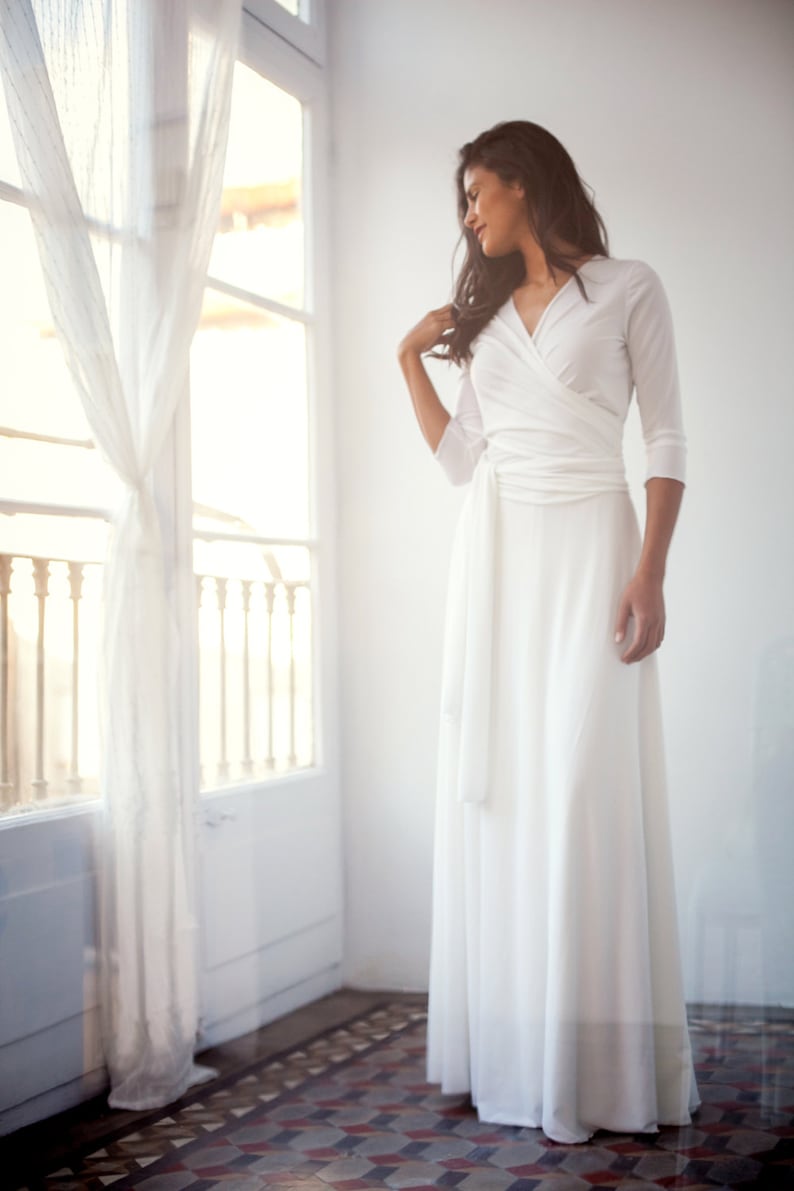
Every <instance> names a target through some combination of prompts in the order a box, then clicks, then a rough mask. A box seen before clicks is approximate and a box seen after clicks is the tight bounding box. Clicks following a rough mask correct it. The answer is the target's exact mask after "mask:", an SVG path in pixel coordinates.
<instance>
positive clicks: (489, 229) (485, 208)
mask: <svg viewBox="0 0 794 1191" xmlns="http://www.w3.org/2000/svg"><path fill="white" fill-rule="evenodd" d="M463 185H464V189H465V191H466V199H467V202H468V207H467V210H466V218H465V219H464V223H465V225H466V227H470V228H471V229H472V231H474V232H479V234H478V236H477V239H478V240H479V242H480V246H481V248H482V250H483V252H484V253H485V255H486V256H506V255H507V253H509V252H515V251H516V250H517V249H518V247H519V243H520V240H521V239H522V238H523V237H525V236H526V233H527V230H528V220H527V212H526V206H525V203H524V188H523V187H522V186H521V185H520V183H518V182H511V183H509V184H508V183H505V182H503V181H502V179H501V178H500V177H499V175H498V174H495V173H494V172H493V170H489V169H486V168H485V166H483V165H473V166H469V168H468V169H467V170H466V172H465V173H464V175H463Z"/></svg>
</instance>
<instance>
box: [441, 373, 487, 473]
mask: <svg viewBox="0 0 794 1191" xmlns="http://www.w3.org/2000/svg"><path fill="white" fill-rule="evenodd" d="M484 450H485V434H484V432H483V425H482V416H481V414H480V406H479V403H478V401H477V394H476V392H475V390H474V385H473V384H472V379H471V376H470V375H469V368H468V365H464V367H463V369H462V371H461V377H460V384H459V386H458V393H457V399H456V403H455V412H454V414H452V416H451V417H450V419H449V421H448V422H447V424H446V426H445V427H444V433H443V434H442V435H441V439H440V441H439V444H438V446H437V447H436V449H435V451H434V452H433V458H434V459H437V460H438V462H439V463H440V464H441V466H442V468H443V469H444V472H445V473H446V476H447V479H448V480H449V481H450V483H452V484H465V483H467V481H468V480H470V479H471V477H472V475H473V474H474V468H475V466H476V463H477V460H478V459H479V457H480V455H481V454H482V452H483V451H484Z"/></svg>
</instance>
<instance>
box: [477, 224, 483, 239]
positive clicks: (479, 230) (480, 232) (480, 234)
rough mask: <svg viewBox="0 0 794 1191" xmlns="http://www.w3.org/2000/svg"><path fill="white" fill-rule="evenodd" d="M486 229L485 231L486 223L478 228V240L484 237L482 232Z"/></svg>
mask: <svg viewBox="0 0 794 1191" xmlns="http://www.w3.org/2000/svg"><path fill="white" fill-rule="evenodd" d="M484 231H485V224H483V225H482V227H480V228H478V229H477V239H478V240H479V239H481V238H482V234H483V232H484Z"/></svg>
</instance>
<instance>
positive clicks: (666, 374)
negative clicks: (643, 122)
mask: <svg viewBox="0 0 794 1191" xmlns="http://www.w3.org/2000/svg"><path fill="white" fill-rule="evenodd" d="M456 184H457V193H458V207H459V215H460V220H461V224H462V226H463V235H464V236H465V240H466V245H467V249H468V253H467V257H466V260H465V262H464V265H463V268H462V270H461V273H460V276H459V278H458V282H457V287H456V294H455V302H454V303H452V304H451V305H448V306H444V307H442V308H441V309H439V310H433V311H430V313H428V314H427V315H426V316H425V317H424V318H423V319H422V320H421V321H420V322H419V323H418V324H417V325H416V326H415V327H414V328H413V329H412V330H411V331H409V333H408V334H407V335H406V336H405V338H404V339H403V340H402V342H401V343H400V346H399V350H398V356H399V360H400V364H401V367H402V370H403V373H404V376H405V379H406V382H407V384H408V387H409V390H410V392H411V396H412V399H413V403H414V408H415V412H416V416H417V419H418V421H419V425H420V428H421V430H422V432H423V434H424V436H425V438H426V439H427V442H428V443H429V445H430V447H431V449H432V450H433V453H434V456H435V458H436V459H437V460H438V462H439V463H440V465H441V466H442V468H443V469H444V471H445V473H446V475H447V476H448V477H449V479H450V481H451V482H452V483H453V484H462V483H466V482H469V481H470V485H469V488H468V490H467V494H466V499H465V500H464V503H463V507H462V509H461V513H460V517H459V520H458V524H457V528H456V531H455V536H454V540H453V544H452V554H451V562H450V573H449V587H448V596H447V608H446V622H445V635H444V656H443V672H442V706H441V721H440V747H439V759H438V789H437V802H436V834H435V854H434V874H433V918H432V945H431V961H430V989H429V1005H428V1037H427V1078H428V1080H429V1081H430V1082H436V1083H440V1084H441V1090H442V1092H444V1093H457V1092H465V1091H468V1092H470V1094H471V1101H472V1104H473V1105H474V1106H476V1108H477V1113H478V1116H479V1119H480V1120H482V1121H489V1122H495V1123H501V1124H509V1125H523V1126H530V1127H541V1128H542V1129H543V1130H544V1132H545V1133H546V1134H547V1136H549V1137H550V1138H553V1139H554V1140H556V1141H561V1142H582V1141H586V1140H587V1139H588V1138H589V1137H591V1136H592V1134H593V1133H594V1132H595V1130H597V1129H599V1128H600V1129H608V1130H613V1131H618V1132H656V1131H657V1129H658V1127H659V1126H660V1125H664V1124H670V1125H681V1124H687V1123H689V1121H690V1113H691V1111H692V1110H693V1109H694V1108H696V1107H697V1105H698V1104H699V1099H698V1091H697V1085H696V1082H695V1076H694V1069H693V1065H692V1056H691V1050H690V1044H689V1036H688V1031H687V1021H686V1012H685V1006H684V1000H683V992H682V984H681V972H680V960H679V942H678V937H677V926H676V908H675V896H674V887H673V871H672V862H671V845H670V834H669V825H668V814H667V790H666V776H665V757H664V743H663V734H662V719H661V707H660V699H659V683H658V673H657V660H656V657H655V652H656V650H657V649H658V648H659V646H660V645H661V643H662V640H663V638H664V630H665V609H664V599H663V590H662V588H663V579H664V572H665V562H666V557H667V552H668V548H669V544H670V540H671V537H672V533H673V527H674V525H675V521H676V518H677V515H678V509H679V505H680V502H681V497H682V494H683V488H684V478H685V460H686V441H685V437H684V432H683V427H682V418H681V402H680V394H679V387H678V374H677V364H676V356H675V346H674V339H673V328H672V319H671V314H670V309H669V305H668V303H667V298H666V295H665V292H664V290H663V288H662V284H661V281H660V280H659V278H658V276H657V274H656V273H655V272H654V270H653V269H652V268H651V267H650V266H649V265H647V264H645V263H644V262H643V261H639V260H620V259H615V258H612V257H610V256H609V253H608V247H607V236H606V232H605V229H604V225H603V221H602V220H601V217H600V216H599V215H598V213H597V212H596V210H595V207H594V205H593V203H592V202H591V200H590V199H589V198H588V196H587V195H586V193H585V189H584V186H583V183H582V181H581V179H580V178H579V176H578V174H577V171H576V168H575V166H574V164H573V162H572V160H571V158H570V156H569V155H568V153H567V152H566V151H565V149H564V148H563V146H562V145H561V144H560V143H559V141H557V140H556V138H555V137H553V136H552V135H551V134H550V133H549V132H547V131H546V130H545V129H543V128H541V127H539V126H538V125H537V124H532V123H529V122H526V121H520V120H516V121H509V122H504V123H501V124H497V125H496V126H495V127H494V128H492V129H490V130H488V131H486V132H484V133H483V134H482V135H480V136H479V137H478V138H477V139H476V140H474V141H472V142H470V143H468V144H466V145H464V147H463V149H462V150H461V152H460V163H459V166H458V169H457V174H456ZM438 344H443V345H444V346H445V347H446V353H445V354H444V353H440V352H434V351H432V350H431V349H432V348H433V347H434V346H436V345H438ZM425 353H429V354H430V355H432V356H437V357H438V356H440V357H441V358H445V359H451V360H454V361H455V362H456V363H457V364H459V365H461V367H462V374H461V379H460V387H459V391H458V397H457V404H456V410H455V414H454V415H453V416H451V417H450V415H449V413H448V412H447V410H446V409H445V408H444V406H443V405H442V403H441V402H440V401H439V399H438V396H437V394H436V392H435V390H434V388H433V385H432V384H431V382H430V380H429V378H428V376H427V373H426V371H425V368H424V365H423V362H422V355H423V354H425ZM632 391H636V398H637V403H638V407H639V413H640V418H641V423H642V428H643V435H644V440H645V444H646V448H647V476H646V484H645V490H646V505H647V514H646V526H645V532H644V537H643V538H642V540H641V538H640V532H639V525H638V522H637V517H636V514H635V511H634V506H633V504H632V501H631V498H630V496H629V491H628V486H627V483H626V478H625V469H624V462H623V456H622V432H623V424H624V421H625V418H626V414H627V410H628V406H629V401H630V398H631V394H632Z"/></svg>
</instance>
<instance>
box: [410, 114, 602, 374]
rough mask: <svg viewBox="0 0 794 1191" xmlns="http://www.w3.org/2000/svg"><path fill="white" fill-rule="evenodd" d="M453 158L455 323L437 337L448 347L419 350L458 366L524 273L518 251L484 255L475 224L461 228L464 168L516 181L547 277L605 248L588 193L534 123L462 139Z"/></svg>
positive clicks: (562, 152) (507, 124) (509, 123)
mask: <svg viewBox="0 0 794 1191" xmlns="http://www.w3.org/2000/svg"><path fill="white" fill-rule="evenodd" d="M459 158H460V160H459V164H458V168H457V170H456V172H455V186H456V190H457V202H458V221H459V224H460V228H461V238H462V239H464V240H465V243H466V259H465V260H464V262H463V267H462V268H461V270H460V273H459V274H458V279H457V282H456V284H455V295H454V299H453V317H454V319H455V326H454V328H453V329H452V330H451V331H450V332H448V333H447V335H446V336H445V337H444V339H443V341H442V343H443V346H445V347H446V348H447V350H446V351H430V352H426V353H425V354H426V355H430V356H434V357H435V358H437V359H443V360H448V361H454V362H455V363H456V364H458V365H461V364H462V363H463V362H464V361H466V362H468V361H469V360H470V359H471V356H472V352H471V348H470V344H471V341H472V340H473V339H474V337H475V336H476V335H477V334H478V333H479V332H480V331H481V330H482V328H483V327H484V326H485V324H486V323H487V322H488V321H489V320H490V319H491V317H492V316H493V315H494V314H495V313H496V311H497V310H498V309H499V308H500V306H502V305H503V304H504V303H505V302H506V301H507V299H508V298H509V297H510V295H511V294H512V292H513V290H514V289H515V288H516V287H517V286H519V285H521V283H522V281H523V280H524V278H525V275H526V268H525V265H524V257H523V255H522V253H521V252H520V251H519V250H516V251H515V252H510V253H508V254H507V255H506V256H500V257H495V258H493V259H490V258H489V257H487V256H485V254H484V253H483V251H482V247H481V246H480V242H479V240H478V239H477V237H476V236H475V234H474V231H473V229H472V228H469V227H466V226H465V224H464V220H465V218H466V211H467V209H468V202H467V199H466V191H465V187H464V182H463V178H464V174H465V172H466V170H467V169H468V168H469V166H474V165H482V166H484V167H485V168H486V169H489V170H492V171H493V172H494V173H495V174H498V176H499V177H500V178H501V180H502V182H504V183H509V182H520V183H521V185H522V186H523V187H524V191H525V206H526V211H527V219H528V222H529V226H530V229H531V231H532V234H533V235H534V237H535V239H536V240H537V242H538V244H539V245H540V247H541V248H542V249H543V252H544V254H545V257H546V260H547V262H548V265H549V268H550V269H551V271H552V274H553V273H554V269H555V267H557V268H560V269H561V270H563V271H564V272H567V273H573V272H574V270H575V265H576V261H577V260H578V259H579V258H580V257H582V256H590V255H596V254H600V255H602V256H609V246H608V238H607V231H606V227H605V226H604V221H603V219H602V218H601V216H600V215H599V213H598V211H597V210H596V208H595V205H594V203H593V201H592V198H590V197H588V195H587V191H588V190H589V191H590V194H591V195H592V194H593V191H592V190H591V189H590V187H589V186H587V185H586V183H584V182H583V181H582V179H581V178H580V177H579V174H578V173H577V170H576V166H575V165H574V163H573V160H572V159H571V157H570V155H569V153H568V152H567V150H566V149H565V148H564V146H563V145H561V144H560V142H559V141H558V140H557V138H556V137H555V136H553V135H552V134H551V133H550V132H548V131H547V130H546V129H545V128H542V127H541V126H540V125H539V124H533V123H532V122H531V121H529V120H503V121H502V122H501V123H499V124H494V126H493V128H489V129H487V131H485V132H482V133H480V135H479V136H478V137H477V138H476V139H475V140H473V141H467V142H466V144H465V145H464V146H463V148H462V149H461V150H460V153H459ZM558 241H561V242H564V243H568V244H572V245H573V246H574V248H575V251H574V252H573V253H567V252H563V251H562V250H561V249H560V248H559V247H558ZM459 243H460V240H458V244H459ZM455 251H457V245H456V246H455ZM575 276H576V284H577V285H578V286H579V289H580V291H581V293H582V296H583V297H584V299H585V301H589V299H588V297H587V293H586V291H585V289H584V286H583V285H582V280H581V278H580V277H579V274H578V273H576V274H575Z"/></svg>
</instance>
